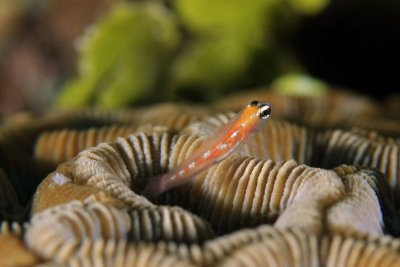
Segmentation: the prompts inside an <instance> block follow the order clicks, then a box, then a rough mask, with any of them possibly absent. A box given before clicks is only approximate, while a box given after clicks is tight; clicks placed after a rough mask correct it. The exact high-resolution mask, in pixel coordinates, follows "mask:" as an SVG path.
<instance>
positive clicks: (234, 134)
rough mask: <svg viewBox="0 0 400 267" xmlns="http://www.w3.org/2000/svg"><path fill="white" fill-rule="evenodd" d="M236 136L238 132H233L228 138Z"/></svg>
mask: <svg viewBox="0 0 400 267" xmlns="http://www.w3.org/2000/svg"><path fill="white" fill-rule="evenodd" d="M237 135H238V131H234V132H233V133H232V134H231V136H230V137H229V138H231V139H232V138H235V137H236V136H237Z"/></svg>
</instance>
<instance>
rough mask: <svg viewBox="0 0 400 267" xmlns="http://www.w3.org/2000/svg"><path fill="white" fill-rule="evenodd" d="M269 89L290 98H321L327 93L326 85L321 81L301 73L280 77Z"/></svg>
mask: <svg viewBox="0 0 400 267" xmlns="http://www.w3.org/2000/svg"><path fill="white" fill-rule="evenodd" d="M271 88H272V90H274V91H275V92H277V93H280V94H283V95H291V96H321V95H324V94H326V93H327V92H328V85H327V84H325V83H324V82H323V81H321V80H319V79H316V78H314V77H311V76H308V75H305V74H301V73H289V74H284V75H281V76H279V77H278V78H277V79H275V80H274V81H273V82H272V84H271Z"/></svg>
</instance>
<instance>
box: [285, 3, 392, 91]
mask: <svg viewBox="0 0 400 267" xmlns="http://www.w3.org/2000/svg"><path fill="white" fill-rule="evenodd" d="M290 43H291V44H292V46H293V50H294V52H295V54H296V55H297V56H298V58H299V59H300V61H301V63H302V64H303V65H304V67H305V68H306V70H308V71H309V72H310V74H313V75H315V76H317V77H319V78H321V79H323V80H326V81H328V82H330V83H332V84H336V85H339V86H344V87H348V88H352V89H354V90H356V91H359V92H363V93H367V94H369V95H372V96H374V97H377V98H383V97H384V96H386V95H388V94H393V93H398V92H399V88H400V79H399V76H400V75H399V70H400V68H399V64H400V1H396V0H384V1H379V0H375V1H373V0H364V1H361V0H356V1H355V0H352V1H348V0H333V1H332V3H331V4H330V5H329V7H328V8H327V9H326V10H324V11H323V12H322V13H321V14H319V15H318V16H316V17H309V18H306V17H305V18H303V19H302V22H301V23H300V25H299V26H298V28H297V29H296V30H295V32H294V34H293V36H291V41H290Z"/></svg>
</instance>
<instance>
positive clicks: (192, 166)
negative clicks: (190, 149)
mask: <svg viewBox="0 0 400 267" xmlns="http://www.w3.org/2000/svg"><path fill="white" fill-rule="evenodd" d="M195 166H196V163H195V162H194V161H193V162H192V163H190V164H189V169H193V168H194V167H195Z"/></svg>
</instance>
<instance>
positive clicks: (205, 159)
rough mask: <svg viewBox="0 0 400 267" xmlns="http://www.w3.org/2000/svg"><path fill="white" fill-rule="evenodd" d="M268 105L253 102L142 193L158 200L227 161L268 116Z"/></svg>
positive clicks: (269, 109)
mask: <svg viewBox="0 0 400 267" xmlns="http://www.w3.org/2000/svg"><path fill="white" fill-rule="evenodd" d="M270 114H271V107H270V105H269V104H268V103H263V102H258V101H252V102H251V103H250V104H248V105H247V106H246V107H245V108H244V109H243V111H242V112H240V113H239V114H237V115H236V116H234V117H233V118H232V119H231V120H230V121H228V122H227V123H226V124H225V125H223V126H221V127H220V128H219V129H218V130H217V131H216V133H215V135H212V136H210V137H209V138H207V139H205V140H204V141H203V143H202V144H201V145H200V147H199V148H198V149H196V150H195V152H194V153H193V154H192V155H190V156H189V157H188V158H187V159H185V160H184V161H183V162H182V163H181V164H179V165H178V166H177V167H176V168H174V169H173V170H171V171H170V172H168V173H166V174H164V175H161V176H158V177H156V178H155V179H151V180H150V181H149V183H148V185H147V186H146V188H145V189H144V190H143V192H142V194H143V195H144V196H147V197H149V198H153V199H154V198H157V197H158V196H159V195H161V194H162V193H164V192H165V191H167V190H169V189H171V188H173V187H176V186H179V185H181V184H183V183H185V182H187V181H189V180H190V179H191V178H193V177H194V176H195V175H196V174H198V173H200V172H201V171H203V170H205V169H207V168H209V167H211V166H212V165H214V164H216V163H218V162H220V161H222V160H223V159H225V158H227V157H228V156H229V155H230V154H231V153H232V152H233V151H234V150H235V148H237V147H238V146H239V144H241V143H242V142H243V141H245V139H247V138H248V137H250V136H251V135H252V134H253V133H254V132H256V131H257V129H258V128H259V127H260V126H261V125H262V123H263V122H264V121H265V120H266V119H267V118H268V117H269V116H270Z"/></svg>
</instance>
